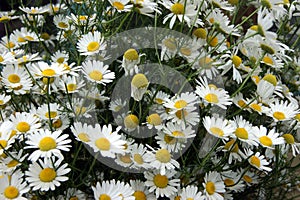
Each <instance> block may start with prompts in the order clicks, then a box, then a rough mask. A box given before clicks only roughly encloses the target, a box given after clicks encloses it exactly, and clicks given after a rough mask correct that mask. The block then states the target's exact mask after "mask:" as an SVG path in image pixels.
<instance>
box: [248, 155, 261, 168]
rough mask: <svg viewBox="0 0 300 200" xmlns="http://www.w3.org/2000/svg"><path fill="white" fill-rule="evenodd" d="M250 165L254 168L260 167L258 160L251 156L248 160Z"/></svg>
mask: <svg viewBox="0 0 300 200" xmlns="http://www.w3.org/2000/svg"><path fill="white" fill-rule="evenodd" d="M250 164H252V165H254V166H256V167H258V168H259V167H260V159H259V158H258V157H256V156H251V158H250Z"/></svg>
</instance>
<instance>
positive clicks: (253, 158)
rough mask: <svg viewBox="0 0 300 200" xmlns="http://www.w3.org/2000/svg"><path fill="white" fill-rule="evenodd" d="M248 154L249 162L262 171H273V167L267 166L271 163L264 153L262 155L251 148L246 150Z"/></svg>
mask: <svg viewBox="0 0 300 200" xmlns="http://www.w3.org/2000/svg"><path fill="white" fill-rule="evenodd" d="M245 152H246V156H247V157H249V158H248V162H249V163H250V165H251V166H253V167H255V168H256V169H258V170H260V171H266V172H270V171H272V168H270V167H267V165H269V164H270V163H269V162H268V161H267V160H266V159H265V156H264V155H261V154H260V153H259V152H256V153H255V154H254V153H253V151H251V150H250V149H248V150H246V151H245Z"/></svg>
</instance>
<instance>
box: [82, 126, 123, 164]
mask: <svg viewBox="0 0 300 200" xmlns="http://www.w3.org/2000/svg"><path fill="white" fill-rule="evenodd" d="M119 130H120V129H119V128H118V129H117V130H116V131H112V126H111V125H110V124H109V125H108V126H106V125H104V126H103V127H101V126H100V125H99V124H96V126H95V128H94V130H93V131H92V132H91V134H90V135H89V138H90V141H89V142H87V144H88V145H89V146H90V147H92V148H93V150H94V152H95V153H97V152H100V154H101V155H102V156H104V157H110V158H115V157H116V154H118V153H119V154H122V153H124V150H125V149H124V144H126V141H124V140H121V135H120V134H119V133H118V131H119Z"/></svg>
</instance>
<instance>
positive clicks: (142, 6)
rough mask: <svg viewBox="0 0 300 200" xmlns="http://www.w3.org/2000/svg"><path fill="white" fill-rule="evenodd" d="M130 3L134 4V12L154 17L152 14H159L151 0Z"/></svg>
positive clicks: (132, 0) (134, 0) (133, 0)
mask: <svg viewBox="0 0 300 200" xmlns="http://www.w3.org/2000/svg"><path fill="white" fill-rule="evenodd" d="M131 2H132V3H133V4H134V10H135V11H137V12H138V13H140V14H142V15H146V16H149V17H154V15H153V14H152V13H153V12H157V13H158V14H161V11H160V9H159V8H158V5H157V3H156V2H153V1H152V0H131Z"/></svg>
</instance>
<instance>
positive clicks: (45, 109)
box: [36, 103, 62, 120]
mask: <svg viewBox="0 0 300 200" xmlns="http://www.w3.org/2000/svg"><path fill="white" fill-rule="evenodd" d="M49 108H50V109H49ZM61 110H62V107H61V106H60V105H59V104H57V103H50V104H49V105H48V104H42V105H41V106H40V107H38V109H37V111H36V113H37V115H38V116H39V117H40V118H41V119H44V120H49V119H57V118H59V116H60V114H61Z"/></svg>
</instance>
